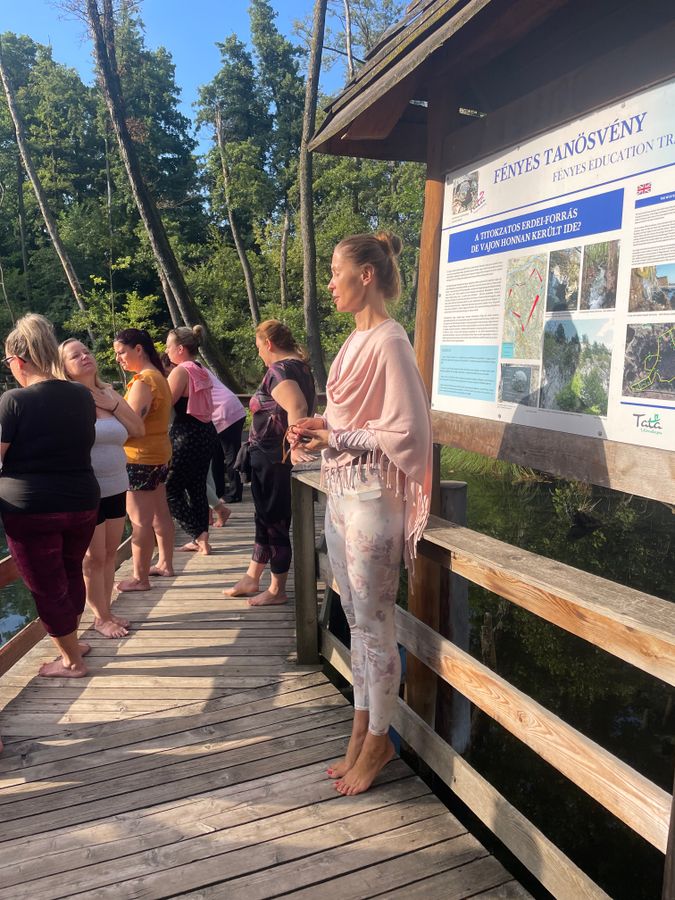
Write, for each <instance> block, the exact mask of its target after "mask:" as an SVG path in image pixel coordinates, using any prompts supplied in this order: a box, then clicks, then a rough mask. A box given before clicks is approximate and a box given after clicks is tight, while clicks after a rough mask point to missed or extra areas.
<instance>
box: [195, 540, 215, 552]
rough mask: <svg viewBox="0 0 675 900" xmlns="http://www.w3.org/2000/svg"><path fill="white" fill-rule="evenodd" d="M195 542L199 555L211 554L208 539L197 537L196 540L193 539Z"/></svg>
mask: <svg viewBox="0 0 675 900" xmlns="http://www.w3.org/2000/svg"><path fill="white" fill-rule="evenodd" d="M195 544H196V545H197V552H198V553H199V554H200V555H201V556H210V555H211V544H209V542H208V540H201V541H200V540H199V538H197V540H196V541H195Z"/></svg>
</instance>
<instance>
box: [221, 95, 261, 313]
mask: <svg viewBox="0 0 675 900" xmlns="http://www.w3.org/2000/svg"><path fill="white" fill-rule="evenodd" d="M215 126H216V140H217V141H218V153H219V155H220V167H221V169H222V172H223V193H224V194H225V206H226V207H227V220H228V222H229V223H230V231H231V232H232V239H233V241H234V246H235V248H236V250H237V256H238V257H239V262H240V263H241V270H242V272H243V273H244V282H245V284H246V295H247V297H248V305H249V309H250V310H251V319H252V320H253V324H254V325H255V326H256V327H257V326H258V325H259V324H260V307H259V306H258V297H257V296H256V292H255V281H254V280H253V271H252V270H251V264H250V263H249V261H248V256H247V254H246V247H244V242H243V241H242V239H241V235H240V234H239V226H238V225H237V221H236V219H235V218H234V210H233V209H232V202H231V199H230V196H231V195H230V168H229V166H228V164H227V159H226V157H225V146H224V144H223V130H222V127H221V122H220V113H219V112H216V121H215Z"/></svg>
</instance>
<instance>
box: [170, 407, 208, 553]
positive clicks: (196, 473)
mask: <svg viewBox="0 0 675 900" xmlns="http://www.w3.org/2000/svg"><path fill="white" fill-rule="evenodd" d="M169 435H170V437H171V449H172V457H171V465H170V467H169V477H168V478H167V480H166V499H167V500H168V503H169V510H170V511H171V515H172V516H173V517H174V519H176V521H177V522H178V524H179V525H180V526H181V528H182V529H183V530H184V531H185V532H187V534H189V535H190V537H191V538H192V539H193V540H194V539H195V538H197V537H199V535H200V534H203V532H205V531H208V530H209V503H208V500H207V499H206V476H207V474H208V471H209V465H210V464H211V457H212V456H213V448H214V446H215V445H216V440H217V436H216V429H215V428H214V427H213V423H212V422H200V421H199V419H195V418H194V416H181V417H180V418H177V419H176V420H175V422H174V423H173V425H172V426H171V430H170V432H169Z"/></svg>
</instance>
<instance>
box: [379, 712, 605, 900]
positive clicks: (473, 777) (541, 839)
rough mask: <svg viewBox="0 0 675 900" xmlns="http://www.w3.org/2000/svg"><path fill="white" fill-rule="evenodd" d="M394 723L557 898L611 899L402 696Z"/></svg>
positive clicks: (402, 735) (422, 756)
mask: <svg viewBox="0 0 675 900" xmlns="http://www.w3.org/2000/svg"><path fill="white" fill-rule="evenodd" d="M394 727H395V728H396V730H397V731H398V733H399V734H400V735H401V737H402V738H403V739H404V740H405V741H406V743H407V744H408V745H409V746H411V747H412V748H413V749H414V750H415V752H416V753H417V755H418V756H419V757H420V759H423V760H424V762H425V763H426V764H427V765H428V766H430V767H431V769H432V770H433V771H434V772H435V773H436V774H437V775H438V776H439V777H440V778H441V779H442V780H443V781H444V782H445V783H446V784H447V785H448V787H449V788H450V789H451V790H452V792H453V793H454V794H456V795H457V796H458V797H459V798H460V800H462V801H463V802H464V803H466V805H467V806H468V807H469V809H470V810H471V812H472V813H473V814H474V815H475V816H477V818H478V819H480V821H481V822H482V823H483V824H484V825H486V826H487V827H488V828H489V829H490V831H491V832H492V833H493V834H494V835H495V836H496V837H497V838H498V839H499V840H500V841H501V842H502V844H504V846H505V847H507V848H508V850H510V852H511V853H513V855H514V856H515V857H516V859H519V860H520V862H521V863H522V864H523V865H524V866H525V867H526V868H527V869H528V870H529V871H530V872H531V873H532V874H533V875H534V877H535V878H537V880H538V881H540V882H541V884H542V885H543V886H544V887H545V888H546V889H547V890H548V891H550V893H551V894H552V895H553V896H554V897H557V898H558V900H609V897H608V895H607V894H606V893H605V892H604V891H603V890H602V889H601V888H599V887H598V885H597V884H595V883H594V882H593V881H591V879H590V878H589V877H588V876H587V875H586V874H585V873H584V872H582V871H581V869H579V868H578V866H575V864H574V863H573V862H572V860H571V859H569V858H568V857H567V856H565V854H564V853H563V852H562V850H560V849H559V848H558V847H556V845H555V844H554V843H553V842H552V841H550V840H549V839H548V838H547V837H546V835H545V834H543V833H542V832H541V831H540V830H539V829H538V828H537V826H536V825H533V824H532V822H530V820H529V819H527V818H526V817H525V816H524V815H523V814H522V813H520V812H519V811H518V810H517V809H516V808H515V807H514V806H512V804H511V803H509V802H508V800H506V799H505V798H504V797H503V796H502V795H501V794H500V793H499V791H497V790H496V789H495V788H494V787H493V786H492V785H491V784H490V782H489V781H486V780H485V778H483V777H482V776H481V775H480V774H479V773H478V772H477V771H476V770H475V769H474V768H473V767H472V766H470V765H469V763H467V762H466V760H464V759H463V758H462V757H461V756H460V755H459V754H458V753H456V752H455V751H454V750H453V749H452V748H451V747H449V746H448V745H447V744H446V743H445V741H443V739H442V738H441V737H439V736H438V735H437V734H436V733H435V732H434V731H432V729H431V728H430V727H429V726H428V725H427V724H426V722H424V721H422V719H420V717H419V716H416V715H415V713H414V712H413V711H412V710H411V709H410V708H409V707H408V706H406V705H405V703H403V701H402V700H399V701H398V706H397V708H396V712H395V714H394ZM491 896H497V895H496V894H492V895H491ZM508 896H509V897H510V896H511V894H509V895H508ZM528 896H529V895H528Z"/></svg>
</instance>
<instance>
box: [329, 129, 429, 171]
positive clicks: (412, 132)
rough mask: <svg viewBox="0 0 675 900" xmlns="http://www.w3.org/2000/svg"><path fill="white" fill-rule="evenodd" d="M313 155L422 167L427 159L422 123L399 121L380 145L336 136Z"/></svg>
mask: <svg viewBox="0 0 675 900" xmlns="http://www.w3.org/2000/svg"><path fill="white" fill-rule="evenodd" d="M314 152H317V153H329V154H330V155H332V156H356V157H359V158H363V159H381V160H390V159H393V160H404V161H406V162H420V163H423V162H426V159H427V124H426V119H423V120H422V121H408V120H407V119H406V118H403V119H401V120H400V121H399V122H398V123H397V124H396V126H395V127H394V130H393V131H392V132H391V134H390V135H389V137H388V138H387V139H386V140H381V141H368V140H351V139H349V138H341V137H340V136H339V135H337V136H335V137H332V138H330V140H328V141H327V142H326V143H324V144H320V145H319V146H317V147H315V148H314Z"/></svg>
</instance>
